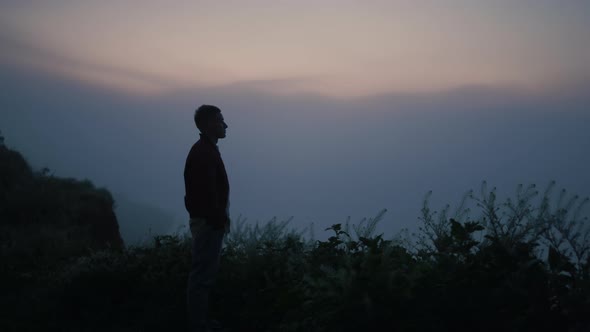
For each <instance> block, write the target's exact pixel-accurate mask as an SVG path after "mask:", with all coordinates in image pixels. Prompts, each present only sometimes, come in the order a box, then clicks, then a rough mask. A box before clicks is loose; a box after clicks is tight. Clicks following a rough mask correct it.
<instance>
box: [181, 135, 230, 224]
mask: <svg viewBox="0 0 590 332" xmlns="http://www.w3.org/2000/svg"><path fill="white" fill-rule="evenodd" d="M184 188H185V196H184V206H185V207H186V210H187V211H188V213H189V215H190V217H191V218H204V219H205V220H207V222H208V223H209V224H210V225H212V226H213V227H215V228H222V227H224V225H225V224H226V223H227V222H228V221H229V220H228V214H227V204H228V200H229V181H228V179H227V173H226V172H225V165H224V164H223V160H222V159H221V154H220V153H219V150H218V149H217V146H216V145H215V144H214V143H213V142H211V141H210V140H209V139H208V138H207V137H205V136H203V135H201V138H200V139H199V140H198V141H197V142H196V143H195V144H194V145H193V147H192V148H191V150H190V152H189V154H188V156H187V158H186V164H185V166H184Z"/></svg>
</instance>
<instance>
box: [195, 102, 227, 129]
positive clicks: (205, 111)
mask: <svg viewBox="0 0 590 332" xmlns="http://www.w3.org/2000/svg"><path fill="white" fill-rule="evenodd" d="M219 113H221V110H220V109H219V107H217V106H213V105H201V107H199V108H197V110H196V111H195V125H197V128H199V131H201V133H202V132H203V129H205V128H206V127H207V124H208V123H209V121H210V120H211V119H213V118H215V116H216V115H217V114H219Z"/></svg>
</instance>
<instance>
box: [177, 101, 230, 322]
mask: <svg viewBox="0 0 590 332" xmlns="http://www.w3.org/2000/svg"><path fill="white" fill-rule="evenodd" d="M194 119H195V124H196V126H197V128H198V129H199V131H200V139H199V140H198V141H197V142H196V143H195V144H194V145H193V147H192V148H191V150H190V152H189V153H188V156H187V158H186V164H185V167H184V186H185V196H184V204H185V207H186V210H187V211H188V213H189V215H190V221H189V225H190V230H191V234H192V263H191V271H190V274H189V277H188V286H187V309H188V320H189V327H190V330H191V331H210V329H211V328H219V326H214V325H219V324H218V323H217V322H214V321H209V320H208V317H207V314H208V306H209V305H208V303H209V291H210V289H211V287H212V286H213V284H214V281H215V275H216V274H217V270H218V268H219V259H220V255H221V244H222V241H223V236H224V233H225V231H226V230H229V213H228V202H229V182H228V179H227V173H226V171H225V166H224V164H223V160H222V159H221V154H220V153H219V149H218V148H217V141H218V140H219V139H221V138H224V137H225V131H226V129H227V124H226V123H225V121H224V119H223V115H221V110H220V109H219V108H218V107H216V106H213V105H202V106H201V107H199V108H198V109H197V110H196V111H195V116H194Z"/></svg>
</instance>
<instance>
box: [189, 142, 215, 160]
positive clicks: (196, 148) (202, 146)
mask: <svg viewBox="0 0 590 332" xmlns="http://www.w3.org/2000/svg"><path fill="white" fill-rule="evenodd" d="M214 153H215V149H214V147H212V146H211V144H208V143H207V142H204V141H203V140H202V139H200V140H198V141H196V142H195V143H194V144H193V146H192V147H191V149H190V151H189V153H188V157H189V158H192V157H208V156H211V155H214Z"/></svg>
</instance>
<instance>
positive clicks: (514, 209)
mask: <svg viewBox="0 0 590 332" xmlns="http://www.w3.org/2000/svg"><path fill="white" fill-rule="evenodd" d="M553 186H554V184H551V185H550V186H549V188H548V189H547V190H545V191H544V193H543V195H541V197H540V200H539V201H538V202H536V201H534V199H535V198H539V197H538V196H537V194H536V193H535V192H536V191H535V190H534V188H535V187H534V186H531V187H528V188H524V187H519V189H517V193H516V198H513V199H508V200H506V201H504V202H503V203H498V200H497V198H496V194H495V189H492V190H487V188H486V187H485V185H484V186H483V188H482V191H481V195H479V196H475V195H473V193H469V194H468V195H466V199H465V200H464V202H463V203H462V204H460V207H461V208H459V209H457V213H455V214H454V215H452V216H450V215H449V213H448V210H449V208H448V207H446V208H445V209H443V210H441V211H440V212H434V211H431V210H430V208H429V206H428V200H425V204H424V208H423V209H422V212H423V215H422V229H421V232H419V233H418V234H416V235H415V236H413V237H412V236H407V237H398V238H397V239H396V240H394V239H385V238H384V236H383V234H378V235H375V234H374V231H375V225H376V224H377V223H378V222H379V221H380V220H381V219H382V218H383V216H384V214H385V211H381V212H380V213H379V214H377V215H376V216H375V217H374V218H370V219H366V220H362V221H361V223H359V224H358V225H356V226H355V225H353V226H349V223H348V222H347V223H345V224H344V225H342V224H336V225H333V226H331V227H330V228H328V229H327V231H329V232H331V236H330V237H329V238H328V239H327V240H324V241H318V240H315V241H314V240H312V239H306V238H305V237H304V236H303V235H302V232H296V231H294V230H293V229H291V228H289V222H290V219H289V220H285V221H280V222H279V221H277V220H276V219H273V220H270V221H269V222H267V223H266V224H264V225H250V224H247V223H246V220H245V219H242V218H239V219H238V220H237V221H236V222H235V223H234V225H233V226H232V227H233V229H232V232H231V233H230V234H229V235H228V237H227V238H226V241H225V246H224V248H223V253H222V255H223V256H222V265H221V269H220V271H219V275H218V280H217V285H216V287H215V288H214V294H213V295H212V302H213V303H212V308H211V309H212V314H213V315H214V316H216V317H218V318H219V319H220V320H221V321H223V322H224V323H225V324H226V325H228V326H229V327H232V328H234V329H235V330H239V331H353V330H376V329H380V330H386V331H432V330H437V331H451V330H478V331H497V330H506V331H521V330H535V329H537V330H548V329H550V330H560V331H581V330H587V329H588V328H589V327H590V320H589V317H590V284H589V263H588V250H587V249H586V248H588V235H587V234H588V224H587V223H585V219H584V218H582V217H581V215H582V209H583V207H584V204H586V203H585V202H587V200H580V199H578V198H573V197H575V196H572V197H567V195H566V194H565V193H564V194H561V193H560V194H559V196H558V197H557V198H556V199H555V200H554V199H552V194H551V193H552V190H553V189H552V188H553ZM469 202H475V203H476V206H479V209H480V211H481V213H482V215H481V216H477V217H476V218H475V219H471V217H470V214H471V212H466V209H464V208H463V207H464V206H466V205H465V204H467V203H469ZM477 204H479V205H477ZM189 263H190V238H189V237H188V236H187V235H182V234H176V235H170V236H158V237H155V238H154V240H153V242H152V243H151V244H149V245H145V246H141V247H129V248H126V249H119V250H114V249H105V250H95V251H92V252H91V253H90V254H85V255H82V256H80V257H79V258H77V259H75V260H70V261H68V262H64V263H62V264H59V265H56V266H53V267H51V268H49V267H44V268H43V269H40V268H39V269H35V268H34V267H32V266H33V265H27V266H28V268H30V270H26V271H25V270H20V271H17V270H18V269H17V270H14V271H12V272H11V273H12V274H9V275H10V276H11V277H9V279H4V280H3V282H4V283H12V284H19V283H20V285H21V286H20V287H16V288H17V289H18V290H15V291H13V292H12V293H10V294H11V295H10V294H9V295H10V296H9V297H8V298H7V300H6V301H4V303H3V308H2V309H3V311H2V312H3V315H6V317H3V320H2V322H3V323H2V324H4V326H0V328H2V330H5V331H7V330H11V329H19V330H32V329H37V328H41V327H44V328H45V329H47V328H46V327H48V326H49V327H50V329H54V330H60V331H69V330H71V331H79V330H86V331H92V330H96V331H98V330H101V331H103V330H113V331H156V330H184V328H185V321H186V314H185V312H186V308H185V287H186V278H187V275H188V270H189ZM23 274H26V276H24V275H23ZM4 278H6V277H4ZM25 279H26V281H23V280H25ZM23 285H24V286H23ZM25 286H26V287H25ZM8 301H14V302H11V303H9V302H8ZM15 303H16V304H15Z"/></svg>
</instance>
